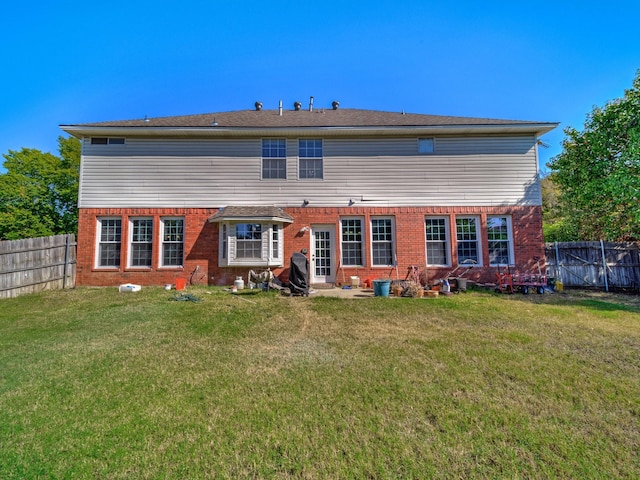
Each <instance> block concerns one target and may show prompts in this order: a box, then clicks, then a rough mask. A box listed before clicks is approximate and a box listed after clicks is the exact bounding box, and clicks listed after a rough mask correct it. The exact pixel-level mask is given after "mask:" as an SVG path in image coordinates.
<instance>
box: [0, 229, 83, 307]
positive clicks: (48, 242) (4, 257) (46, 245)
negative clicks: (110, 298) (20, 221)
mask: <svg viewBox="0 0 640 480" xmlns="http://www.w3.org/2000/svg"><path fill="white" fill-rule="evenodd" d="M75 278H76V241H75V236H74V235H55V236H53V237H40V238H25V239H23V240H9V241H3V242H0V298H10V297H16V296H18V295H21V294H23V293H33V292H39V291H41V290H51V289H64V288H73V287H74V286H75Z"/></svg>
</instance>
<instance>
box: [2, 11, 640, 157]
mask: <svg viewBox="0 0 640 480" xmlns="http://www.w3.org/2000/svg"><path fill="white" fill-rule="evenodd" d="M2 18H3V20H2V22H1V24H2V27H1V28H0V59H1V60H2V66H3V68H2V73H1V74H0V154H5V153H7V152H8V150H10V149H11V150H19V149H20V148H22V147H27V148H36V149H40V150H43V151H50V152H52V153H56V154H57V138H58V136H59V135H62V134H63V132H62V131H61V130H60V129H59V127H58V126H59V125H60V124H75V123H86V122H94V121H106V120H124V119H133V118H143V117H144V116H145V115H148V116H150V117H156V116H168V115H184V114H195V113H210V112H219V111H228V110H240V109H246V108H252V107H253V104H254V102H255V101H256V100H260V101H262V102H263V104H264V107H265V108H277V106H278V101H279V100H282V101H283V103H284V106H285V107H287V108H291V106H292V105H293V102H294V101H301V102H302V103H303V105H307V104H308V101H309V97H310V96H314V98H315V102H314V106H315V107H316V108H322V107H325V108H329V107H330V105H331V102H332V101H333V100H338V101H339V102H340V106H341V108H363V109H374V110H388V111H401V110H403V109H404V110H405V111H406V112H411V113H425V114H440V115H459V116H472V117H489V118H505V119H515V120H536V121H551V122H560V124H561V125H560V127H559V128H558V129H556V130H555V131H554V132H552V133H549V134H547V135H546V136H545V137H544V139H543V140H544V141H545V142H546V143H547V144H549V145H550V147H549V148H547V149H541V150H540V160H541V167H542V168H543V169H544V164H545V163H546V162H547V161H548V160H549V159H550V158H551V157H552V156H554V155H556V154H557V153H559V152H560V151H561V142H562V138H563V136H564V135H563V133H562V129H563V128H564V127H566V126H568V125H570V126H573V127H576V128H578V129H581V128H582V125H583V123H584V120H585V117H586V115H587V114H588V113H589V112H590V111H591V109H592V108H593V106H594V105H600V106H602V105H604V104H605V103H606V102H607V101H608V100H611V99H614V98H617V97H621V96H622V95H623V94H624V90H625V89H627V88H630V87H631V83H632V80H633V78H634V76H635V75H636V72H637V70H638V69H640V28H639V27H638V25H637V20H638V18H640V2H637V1H616V0H611V1H609V2H597V3H596V2H588V1H587V2H580V3H578V2H562V1H560V2H547V3H539V2H538V3H530V2H528V3H525V2H513V1H508V2H503V1H497V2H496V1H494V2H477V1H457V2H444V1H441V2H436V1H406V0H394V1H376V0H368V1H348V0H342V1H333V0H325V1H323V2H302V1H300V0H298V1H278V0H275V1H269V2H267V1H233V0H227V1H217V0H209V1H204V0H202V1H197V0H182V1H180V2H158V1H147V0H142V1H136V0H127V1H122V0H113V1H110V2H85V1H83V2H79V1H65V0H61V1H58V2H49V1H44V0H40V1H37V0H36V1H35V2H9V3H8V4H7V5H4V6H3V8H2Z"/></svg>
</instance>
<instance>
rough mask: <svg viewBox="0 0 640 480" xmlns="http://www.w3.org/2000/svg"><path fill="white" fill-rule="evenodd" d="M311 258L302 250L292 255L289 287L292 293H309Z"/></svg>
mask: <svg viewBox="0 0 640 480" xmlns="http://www.w3.org/2000/svg"><path fill="white" fill-rule="evenodd" d="M308 278H309V260H307V257H306V256H305V255H303V254H302V253H300V252H295V253H294V254H293V255H291V265H290V266H289V289H290V290H291V293H292V294H297V295H309V282H308V280H307V279H308Z"/></svg>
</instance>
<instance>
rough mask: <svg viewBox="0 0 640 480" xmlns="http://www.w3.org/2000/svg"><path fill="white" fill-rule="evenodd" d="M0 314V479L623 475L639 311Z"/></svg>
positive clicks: (137, 309)
mask: <svg viewBox="0 0 640 480" xmlns="http://www.w3.org/2000/svg"><path fill="white" fill-rule="evenodd" d="M187 292H188V293H191V294H194V295H197V296H198V297H199V298H201V299H202V301H201V302H198V303H195V302H180V301H172V300H170V299H171V298H172V295H173V292H166V291H164V290H162V289H160V288H143V290H142V291H141V292H138V293H118V291H117V289H116V288H105V289H87V288H79V289H75V290H71V291H64V292H60V291H57V292H45V293H42V294H36V295H28V296H23V297H18V298H14V299H8V300H2V301H0V308H1V311H0V478H2V479H12V478H29V479H31V478H110V479H111V478H113V479H118V478H179V479H186V478H309V479H324V478H376V479H377V478H380V479H386V478H580V479H583V478H639V477H640V416H639V415H640V302H638V299H637V298H636V297H628V296H627V297H625V296H614V295H609V296H603V295H600V296H598V295H588V294H580V293H576V292H574V293H568V294H566V295H564V294H563V295H542V296H540V295H529V296H526V297H525V296H522V295H513V296H506V295H505V296H499V295H495V294H492V293H482V292H468V293H466V294H460V295H455V296H452V297H448V298H438V299H391V298H389V299H387V298H367V299H338V298H327V297H316V298H300V297H295V298H289V297H281V296H277V295H272V294H269V293H259V294H254V295H251V293H253V292H250V291H247V290H246V291H243V292H242V293H243V294H242V295H231V294H229V293H226V292H224V291H222V290H220V289H209V288H205V287H200V288H196V287H192V288H189V289H188V290H187Z"/></svg>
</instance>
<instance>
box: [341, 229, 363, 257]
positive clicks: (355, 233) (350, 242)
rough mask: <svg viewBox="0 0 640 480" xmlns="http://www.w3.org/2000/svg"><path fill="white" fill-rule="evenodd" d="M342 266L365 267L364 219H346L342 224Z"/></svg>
mask: <svg viewBox="0 0 640 480" xmlns="http://www.w3.org/2000/svg"><path fill="white" fill-rule="evenodd" d="M340 226H341V237H342V241H341V250H342V265H344V266H349V267H361V266H363V265H364V262H363V260H364V257H363V248H362V242H363V238H364V235H363V232H362V219H360V218H344V219H342V221H341V223H340Z"/></svg>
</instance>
